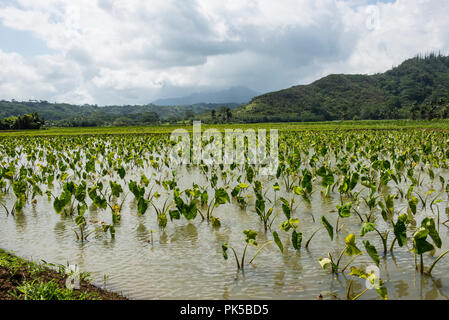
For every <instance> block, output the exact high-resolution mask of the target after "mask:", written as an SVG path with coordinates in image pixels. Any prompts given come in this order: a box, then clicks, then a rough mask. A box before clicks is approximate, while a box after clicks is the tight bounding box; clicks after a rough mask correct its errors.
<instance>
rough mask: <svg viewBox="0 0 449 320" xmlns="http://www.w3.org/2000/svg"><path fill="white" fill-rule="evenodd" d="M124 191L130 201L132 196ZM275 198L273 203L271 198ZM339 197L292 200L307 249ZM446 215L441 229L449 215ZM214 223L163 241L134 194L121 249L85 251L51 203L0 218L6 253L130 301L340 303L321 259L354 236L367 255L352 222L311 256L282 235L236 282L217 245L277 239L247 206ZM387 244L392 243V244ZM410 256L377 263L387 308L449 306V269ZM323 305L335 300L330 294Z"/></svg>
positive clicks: (225, 209)
mask: <svg viewBox="0 0 449 320" xmlns="http://www.w3.org/2000/svg"><path fill="white" fill-rule="evenodd" d="M192 181H195V182H197V183H202V182H204V181H203V177H202V176H200V175H199V174H195V172H192V173H190V174H188V173H184V174H183V175H182V177H181V178H180V180H179V185H180V186H181V189H183V188H187V187H190V186H191V184H192ZM204 184H205V183H204ZM272 184H273V182H269V181H265V182H264V187H265V188H270V189H271V186H272ZM316 188H319V186H316ZM428 189H429V188H428V187H427V189H426V190H428ZM124 190H125V192H127V191H128V189H127V187H124ZM162 190H163V189H162ZM162 190H161V191H160V192H161V198H160V199H158V202H159V203H160V204H162V203H163V201H164V200H165V198H166V197H167V196H168V193H166V192H165V193H164V191H162ZM405 191H406V189H405ZM269 195H271V197H272V198H273V197H274V195H273V193H272V192H269ZM279 196H284V197H285V198H287V199H290V198H291V197H292V196H293V194H279V193H278V194H277V197H278V198H279ZM333 196H334V197H331V198H328V199H324V200H323V198H322V197H321V195H320V193H319V191H317V192H315V193H314V195H313V199H312V203H311V205H310V206H309V205H307V204H306V203H305V202H302V201H300V200H299V198H298V197H297V196H296V199H297V202H296V204H297V209H296V210H295V213H294V217H296V218H298V219H299V220H300V227H299V229H300V231H301V232H302V233H303V234H304V237H305V239H307V238H308V236H310V234H311V233H312V232H313V231H315V230H316V229H317V228H319V227H320V226H321V224H320V223H319V222H318V221H319V219H320V217H321V215H325V216H326V217H327V218H328V220H329V221H330V222H331V224H332V225H334V226H335V223H336V220H337V213H336V212H330V211H331V210H334V209H335V205H336V204H338V203H339V202H340V200H339V198H338V197H337V196H336V194H333ZM3 201H6V202H7V203H9V205H10V206H11V205H12V203H13V200H12V199H10V198H8V197H7V196H6V197H4V198H3ZM446 203H447V201H443V203H441V204H440V205H441V208H443V207H444V208H445V206H446ZM267 206H269V203H267ZM404 206H405V204H404ZM399 209H400V207H399ZM276 210H277V211H278V212H280V214H279V215H278V217H277V220H276V222H275V223H274V224H273V225H274V226H276V229H278V226H279V225H280V224H281V223H282V222H283V220H285V219H284V216H283V214H282V213H281V209H280V208H279V207H277V208H276ZM441 210H442V211H441V212H442V221H444V220H445V219H444V218H443V214H444V216H445V213H443V212H444V211H443V209H441ZM430 213H431V211H430V210H427V211H426V212H421V214H420V218H419V217H418V218H417V222H418V223H420V220H421V219H422V217H423V216H424V215H426V214H430ZM214 215H215V216H218V217H219V218H220V220H221V223H222V226H221V228H219V229H214V228H212V227H211V225H209V224H208V223H207V222H201V219H200V217H197V218H196V219H195V220H194V221H191V222H189V221H186V220H185V219H184V218H182V219H181V220H175V221H173V222H170V221H169V222H168V225H167V228H166V229H165V230H164V231H160V230H159V228H158V226H157V219H156V214H155V212H154V210H152V209H151V208H150V209H148V211H147V212H146V214H145V215H143V216H140V215H138V214H137V210H136V203H135V201H134V200H133V196H132V194H129V195H128V197H127V201H126V202H125V204H124V206H123V210H122V219H121V222H120V224H119V225H118V226H117V227H116V236H115V239H111V238H110V237H109V235H108V234H104V233H102V232H100V231H98V232H94V233H93V234H92V235H91V236H90V237H89V241H87V242H84V243H80V242H78V241H76V237H75V234H74V232H73V230H72V228H73V226H74V222H73V220H72V219H71V218H70V217H68V218H64V217H61V216H60V215H57V214H56V213H55V212H54V210H53V207H52V203H51V202H49V201H48V199H47V198H46V197H39V198H38V202H37V204H35V205H27V206H25V208H24V211H23V213H21V214H17V215H16V216H15V217H13V216H6V215H5V214H3V212H2V214H0V247H3V248H4V249H7V250H13V251H14V252H15V253H16V254H18V255H20V256H23V257H26V258H31V259H33V260H35V261H40V260H45V261H47V262H52V263H56V264H64V265H66V264H77V265H78V266H79V267H80V269H81V270H83V271H89V272H91V276H92V279H93V283H94V284H96V285H98V286H101V287H105V288H106V289H109V290H115V291H117V292H121V293H123V294H124V295H126V296H128V297H129V298H132V299H316V297H317V295H319V294H320V292H331V293H332V294H333V295H336V296H338V298H344V296H345V290H346V287H347V284H348V280H349V277H348V276H346V277H345V276H344V275H341V274H340V275H338V276H335V275H332V274H330V273H329V271H326V270H322V269H321V267H320V265H319V263H318V259H319V258H320V257H327V253H328V252H331V254H332V255H333V256H334V257H335V256H337V255H338V253H339V252H340V251H341V249H342V248H343V246H344V238H345V236H346V235H347V234H348V233H350V232H353V233H355V234H356V235H357V243H358V246H359V248H361V249H363V245H362V243H361V239H360V237H359V236H358V234H359V232H360V231H359V230H360V221H359V219H358V218H357V217H356V216H352V217H351V218H348V219H344V220H341V221H340V223H344V226H343V229H342V231H341V232H340V233H339V234H338V235H337V238H336V239H334V241H333V242H331V241H330V239H329V236H328V234H327V232H325V231H320V232H318V233H317V234H316V236H315V237H314V239H313V240H312V242H311V245H310V247H309V249H308V250H306V249H304V248H302V249H301V251H300V252H296V251H295V250H294V249H293V248H292V246H291V243H290V242H289V235H288V234H287V233H285V232H283V231H279V234H280V235H281V238H282V240H283V242H284V247H285V251H284V254H281V253H280V251H279V249H278V248H277V247H276V246H275V245H274V244H270V245H268V246H267V247H266V248H265V249H263V250H262V252H261V253H260V254H259V255H258V257H257V258H256V259H255V260H254V262H253V264H252V265H247V266H246V269H245V273H244V274H242V273H237V272H236V266H235V261H234V258H233V256H232V253H229V260H227V261H225V260H224V259H223V256H222V252H221V244H222V243H223V242H225V241H226V242H228V243H229V244H230V245H232V246H233V247H234V248H235V249H236V251H237V253H238V254H241V253H242V251H243V247H244V244H245V243H244V235H243V234H242V231H243V230H244V229H255V230H256V231H258V233H259V235H258V238H257V240H258V242H259V243H260V244H262V243H264V242H265V240H266V239H267V238H270V239H271V235H267V236H264V232H263V229H262V226H261V223H260V221H259V220H258V216H257V214H256V213H255V211H254V205H251V204H250V205H249V206H248V208H247V210H241V209H240V208H239V207H238V206H237V205H236V204H232V203H231V204H226V205H223V206H220V207H218V208H217V209H216V210H215V212H214ZM110 216H111V215H110V212H109V211H107V210H96V209H95V208H90V209H89V211H88V217H89V219H93V220H104V221H106V222H109V221H110V220H111V217H110ZM314 219H315V220H316V222H314ZM443 219H444V220H443ZM381 220H382V219H381V218H380V215H379V219H378V225H379V226H380V227H382V226H383V223H382V221H381ZM448 230H449V229H447V228H446V227H444V226H442V225H440V234H441V236H442V240H443V248H442V250H443V249H448V248H447V244H448V243H449V241H448V240H449V239H448ZM364 238H365V239H368V240H369V241H370V242H371V243H372V244H374V245H375V246H376V248H377V250H378V251H379V253H382V244H381V242H380V240H379V237H378V236H377V235H376V234H375V233H370V234H367V235H366V236H365V237H364ZM391 239H392V237H391V236H390V238H389V243H390V241H391ZM304 242H305V240H304ZM304 242H303V243H304ZM444 246H446V247H444ZM410 248H411V247H410V245H409V248H406V247H403V248H399V247H396V249H395V250H394V255H391V253H388V255H387V256H386V257H385V258H383V259H382V258H381V271H380V276H381V278H382V279H383V280H384V281H385V283H386V286H387V289H388V295H389V298H390V299H447V297H448V296H449V273H448V271H449V268H448V265H449V261H448V260H443V261H441V262H440V263H439V265H437V267H436V268H435V270H434V277H433V278H429V277H421V275H419V274H418V273H416V272H415V268H414V259H413V254H412V253H411V252H409V249H410ZM255 251H256V248H253V247H250V248H249V251H248V257H247V260H246V261H249V259H250V258H251V257H252V255H253V254H254V253H255ZM438 252H441V251H440V250H439V251H438ZM438 252H437V254H438ZM347 261H348V257H344V258H343V263H346V262H347ZM432 261H433V258H430V257H429V256H428V255H426V257H425V262H426V265H429V264H430V263H431V262H432ZM352 265H354V266H357V267H366V266H369V265H372V262H371V260H370V258H369V256H368V255H367V254H364V255H363V256H361V257H359V258H357V259H356V260H355V261H354V263H353V264H352ZM364 289H365V284H364V281H362V280H357V281H356V282H355V284H354V291H355V292H361V291H363V290H364ZM324 297H325V298H327V299H331V298H333V296H332V295H326V294H324ZM361 299H378V297H377V294H376V292H375V291H374V290H370V291H368V292H367V293H366V294H365V295H364V296H363V297H362V298H361Z"/></svg>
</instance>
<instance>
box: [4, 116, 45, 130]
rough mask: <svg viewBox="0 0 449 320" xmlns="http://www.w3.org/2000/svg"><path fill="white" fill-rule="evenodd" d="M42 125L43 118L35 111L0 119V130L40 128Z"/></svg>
mask: <svg viewBox="0 0 449 320" xmlns="http://www.w3.org/2000/svg"><path fill="white" fill-rule="evenodd" d="M43 125H44V120H43V119H42V118H41V117H40V116H39V115H38V114H37V113H29V114H24V115H23V116H18V117H9V118H5V119H2V120H0V130H17V129H40V128H41V127H42V126H43Z"/></svg>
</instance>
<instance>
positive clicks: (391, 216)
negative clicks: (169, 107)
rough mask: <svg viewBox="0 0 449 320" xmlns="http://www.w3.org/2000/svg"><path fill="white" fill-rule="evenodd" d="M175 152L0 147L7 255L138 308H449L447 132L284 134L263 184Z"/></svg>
mask: <svg viewBox="0 0 449 320" xmlns="http://www.w3.org/2000/svg"><path fill="white" fill-rule="evenodd" d="M174 143H175V142H173V141H172V140H171V139H170V135H169V134H149V135H139V134H136V135H127V134H121V135H94V136H68V137H64V136H59V137H2V138H0V146H1V148H0V153H1V163H0V247H2V248H4V249H6V250H11V251H13V252H15V253H16V254H18V255H20V256H23V257H26V258H30V259H32V260H35V261H46V262H49V263H53V264H55V266H57V265H58V264H62V265H78V266H79V268H80V269H81V270H82V271H87V272H90V273H91V278H92V280H93V283H94V284H96V285H98V286H100V287H104V288H106V289H108V290H113V291H117V292H121V293H123V294H124V295H126V296H127V297H129V298H131V299H317V298H322V299H360V300H362V299H432V300H433V299H447V298H448V296H449V272H448V271H449V255H446V253H447V252H448V250H449V223H448V219H449V216H448V212H449V211H448V209H447V207H448V196H449V171H448V164H449V162H448V158H449V134H448V133H447V132H444V131H432V130H418V129H409V130H304V131H295V132H280V133H279V142H278V165H277V167H276V170H275V171H274V172H273V173H272V174H270V175H266V174H261V170H262V169H263V168H262V166H263V165H261V164H253V163H249V162H244V163H236V162H232V161H231V162H230V163H226V164H223V163H222V164H206V163H205V162H200V163H198V164H190V165H183V164H177V163H174V162H173V161H171V159H170V153H171V150H172V149H173V148H174ZM203 143H204V142H203ZM267 143H269V141H267ZM268 149H269V148H268ZM370 284H371V286H370Z"/></svg>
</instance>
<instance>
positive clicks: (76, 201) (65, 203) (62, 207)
mask: <svg viewBox="0 0 449 320" xmlns="http://www.w3.org/2000/svg"><path fill="white" fill-rule="evenodd" d="M47 195H49V196H50V195H51V192H50V191H47ZM85 199H86V182H85V181H82V182H81V183H80V184H79V185H76V184H75V183H74V182H66V183H65V184H64V186H63V191H62V193H61V194H60V195H59V197H55V199H54V201H53V208H54V209H55V211H56V213H58V214H60V213H61V212H63V213H64V214H66V215H69V216H72V215H73V214H74V213H75V210H76V209H77V208H79V206H80V205H81V206H83V205H84V204H85ZM78 211H79V210H78Z"/></svg>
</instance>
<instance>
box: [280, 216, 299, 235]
mask: <svg viewBox="0 0 449 320" xmlns="http://www.w3.org/2000/svg"><path fill="white" fill-rule="evenodd" d="M298 223H299V220H298V219H288V220H286V221H284V222H283V223H282V224H281V225H280V228H281V229H282V230H284V231H285V232H288V231H289V230H290V229H292V228H293V229H296V227H297V226H296V225H297V224H298Z"/></svg>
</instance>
